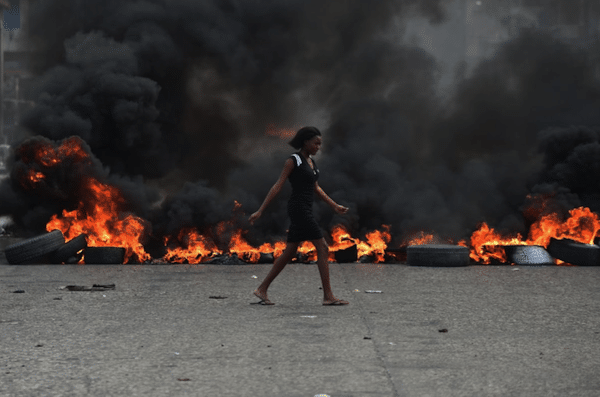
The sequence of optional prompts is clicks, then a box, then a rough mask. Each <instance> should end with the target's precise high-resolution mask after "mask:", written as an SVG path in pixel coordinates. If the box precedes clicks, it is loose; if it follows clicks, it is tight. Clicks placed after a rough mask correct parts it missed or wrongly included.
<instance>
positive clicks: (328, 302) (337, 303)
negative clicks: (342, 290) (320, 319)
mask: <svg viewBox="0 0 600 397" xmlns="http://www.w3.org/2000/svg"><path fill="white" fill-rule="evenodd" d="M348 304H350V302H348V301H344V300H341V299H338V298H333V299H328V300H324V301H323V306H343V305H348Z"/></svg>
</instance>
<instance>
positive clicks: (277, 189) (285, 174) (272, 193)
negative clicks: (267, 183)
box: [248, 158, 294, 224]
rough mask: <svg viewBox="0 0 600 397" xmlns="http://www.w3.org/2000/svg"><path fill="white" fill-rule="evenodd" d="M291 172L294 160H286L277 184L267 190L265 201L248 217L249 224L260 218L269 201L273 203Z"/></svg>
mask: <svg viewBox="0 0 600 397" xmlns="http://www.w3.org/2000/svg"><path fill="white" fill-rule="evenodd" d="M293 170H294V160H292V159H291V158H290V159H287V160H286V161H285V164H284V166H283V170H282V171H281V175H279V179H278V180H277V182H275V184H274V185H273V187H271V189H270V190H269V193H268V194H267V197H265V200H264V201H263V203H262V205H261V206H260V208H259V209H258V211H256V212H255V213H254V214H252V215H250V218H248V220H249V221H250V223H251V224H253V223H254V221H255V220H257V219H258V218H260V216H261V215H262V213H263V211H264V210H265V208H267V206H268V205H269V204H270V203H271V201H273V199H274V198H275V196H277V195H278V194H279V192H280V191H281V188H282V187H283V184H284V183H285V181H286V179H287V178H288V176H290V173H291V172H292V171H293Z"/></svg>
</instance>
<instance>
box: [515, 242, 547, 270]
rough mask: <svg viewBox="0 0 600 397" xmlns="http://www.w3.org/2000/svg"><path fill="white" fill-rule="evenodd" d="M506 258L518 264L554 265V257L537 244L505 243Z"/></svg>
mask: <svg viewBox="0 0 600 397" xmlns="http://www.w3.org/2000/svg"><path fill="white" fill-rule="evenodd" d="M504 252H505V253H506V258H507V259H508V261H509V262H510V263H514V264H515V265H520V266H548V265H555V264H556V262H555V261H554V258H553V257H552V256H551V255H550V254H549V253H548V251H546V250H545V249H544V247H541V246H539V245H506V246H504Z"/></svg>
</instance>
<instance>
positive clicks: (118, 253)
mask: <svg viewBox="0 0 600 397" xmlns="http://www.w3.org/2000/svg"><path fill="white" fill-rule="evenodd" d="M84 259H85V263H86V264H88V265H90V264H93V265H120V264H122V263H123V261H124V260H125V248H122V247H87V248H86V249H85V251H84Z"/></svg>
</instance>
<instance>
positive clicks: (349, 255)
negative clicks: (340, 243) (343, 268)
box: [333, 244, 358, 263]
mask: <svg viewBox="0 0 600 397" xmlns="http://www.w3.org/2000/svg"><path fill="white" fill-rule="evenodd" d="M333 256H334V258H335V261H336V262H337V263H354V262H356V261H358V247H357V246H356V244H354V245H352V246H350V247H348V248H345V249H342V250H338V251H334V253H333Z"/></svg>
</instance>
